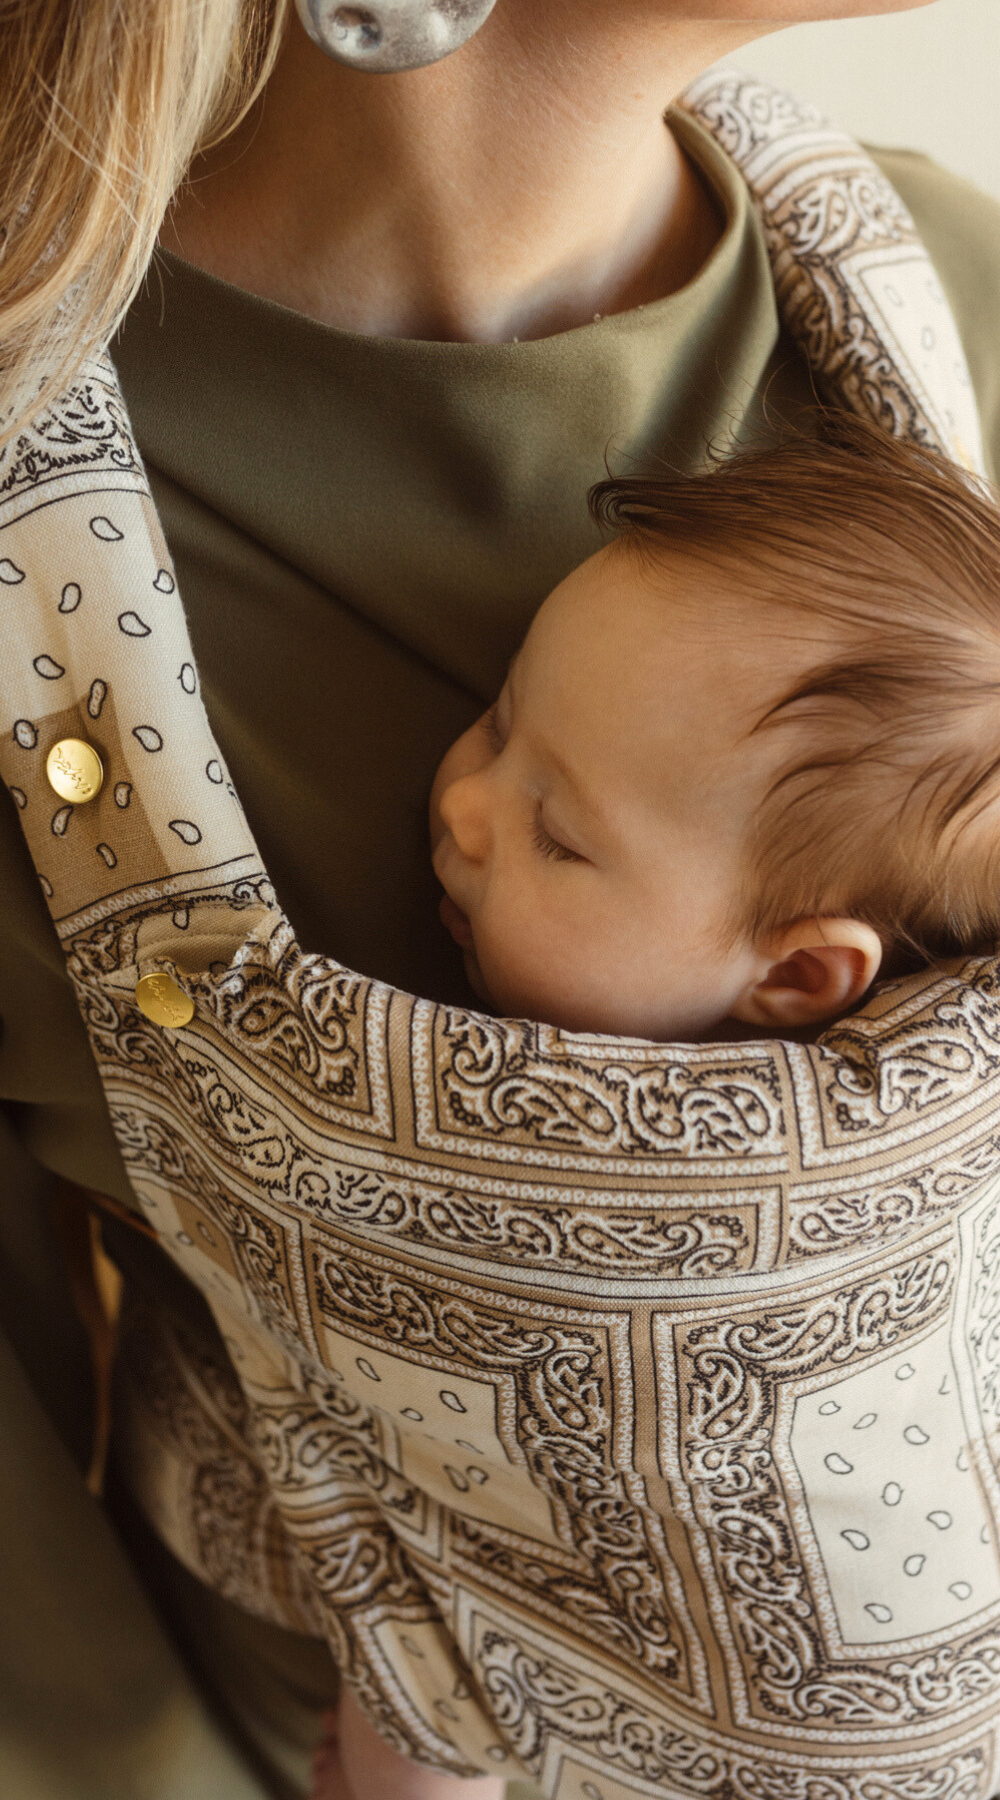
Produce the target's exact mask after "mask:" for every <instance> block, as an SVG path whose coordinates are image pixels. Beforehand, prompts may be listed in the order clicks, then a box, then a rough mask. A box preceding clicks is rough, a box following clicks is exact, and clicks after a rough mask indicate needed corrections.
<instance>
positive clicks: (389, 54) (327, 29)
mask: <svg viewBox="0 0 1000 1800" xmlns="http://www.w3.org/2000/svg"><path fill="white" fill-rule="evenodd" d="M295 4H296V7H297V8H298V14H299V18H300V19H301V20H302V23H303V25H304V26H305V28H306V30H307V32H308V33H309V36H310V37H311V38H312V41H313V43H314V44H318V45H319V48H320V49H321V50H325V51H326V54H327V56H332V57H333V58H334V59H335V61H337V62H342V63H346V64H347V66H348V68H351V69H370V70H371V72H372V74H373V75H395V74H398V73H399V72H400V71H401V70H403V69H423V68H426V67H427V64H428V63H436V62H440V61H441V60H442V58H443V57H445V56H450V55H451V53H452V51H453V50H459V49H461V46H462V45H463V44H464V43H467V42H468V39H469V38H470V37H472V36H473V35H474V33H475V32H477V31H478V30H479V27H480V25H482V24H483V22H484V20H486V19H488V18H489V16H490V13H491V12H492V11H493V8H494V6H495V4H496V0H369V3H368V4H366V5H353V4H347V3H346V0H295Z"/></svg>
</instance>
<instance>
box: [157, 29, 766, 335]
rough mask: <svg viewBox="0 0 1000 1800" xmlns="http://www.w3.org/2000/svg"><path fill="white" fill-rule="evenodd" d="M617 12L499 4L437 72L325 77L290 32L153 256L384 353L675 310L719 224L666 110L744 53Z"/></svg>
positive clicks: (326, 71) (731, 37) (729, 38)
mask: <svg viewBox="0 0 1000 1800" xmlns="http://www.w3.org/2000/svg"><path fill="white" fill-rule="evenodd" d="M620 5H621V0H546V4H545V5H544V6H540V5H539V3H538V0H502V4H501V5H498V6H497V8H496V10H495V12H494V13H493V14H492V15H491V17H490V18H489V20H488V21H487V23H486V25H485V26H484V27H483V29H482V30H481V31H480V33H479V34H478V35H477V36H476V37H474V38H473V39H472V40H471V41H470V42H469V43H468V44H467V45H465V47H464V48H463V49H462V50H460V51H458V52H456V53H455V54H454V55H453V56H451V57H449V58H448V59H447V60H446V61H444V62H442V63H439V64H436V65H435V66H434V67H432V68H429V69H420V70H415V71H414V72H413V73H410V74H406V75H389V76H386V75H363V74H356V73H354V72H353V71H351V70H348V69H345V68H342V67H341V66H340V65H338V64H337V63H334V62H332V61H330V59H329V58H328V57H326V56H324V55H323V53H322V52H321V51H319V50H317V49H316V48H315V46H314V45H313V44H311V43H310V41H309V39H308V38H307V37H306V34H305V32H304V31H303V30H302V28H301V26H300V25H299V23H298V20H297V19H295V18H294V17H293V18H292V19H291V21H290V23H289V28H288V33H287V36H286V38H285V42H284V45H283V48H282V51H281V55H280V58H279V61H278V64H277V66H276V68H275V71H274V74H273V76H272V78H271V81H270V83H269V85H268V89H267V92H266V94H265V96H264V99H263V101H262V102H261V103H260V105H259V106H258V108H257V109H256V111H255V113H254V114H253V116H252V117H251V118H249V119H248V120H247V121H245V123H244V125H243V126H242V127H241V128H240V130H239V131H238V132H237V133H236V134H234V136H232V137H230V138H228V139H227V140H226V141H225V142H224V143H223V144H222V145H220V146H219V147H218V149H216V150H215V151H214V152H212V153H211V155H210V156H208V157H206V158H203V159H202V160H201V162H200V163H199V164H198V165H197V166H196V167H195V169H194V170H193V171H192V180H191V183H190V184H189V186H188V187H186V188H185V189H184V191H183V192H182V193H181V195H180V196H179V198H178V200H177V202H176V204H175V206H174V209H173V211H172V214H171V217H170V219H169V221H168V224H167V226H166V228H165V230H164V233H163V238H162V240H161V241H162V242H163V244H164V247H165V248H167V249H170V250H174V251H176V252H177V253H178V254H179V255H181V256H183V257H186V258H187V259H188V260H189V261H191V262H193V263H195V264H197V265H198V266H199V267H200V268H203V269H206V270H207V271H208V272H209V273H211V274H215V275H219V276H221V277H222V278H223V279H224V280H226V281H230V282H233V283H234V284H235V285H237V286H239V287H243V288H246V289H249V290H250V291H251V292H252V293H256V294H260V295H262V296H263V297H264V298H266V299H269V300H275V301H278V302H280V303H281V304H282V305H284V306H290V307H293V308H295V310H297V311H299V312H302V313H306V314H308V315H310V316H311V317H313V318H316V319H319V320H321V321H322V322H323V323H325V324H329V325H335V326H338V327H340V328H342V329H344V330H348V331H356V332H362V333H366V334H369V335H375V336H386V337H415V338H430V339H438V340H452V341H466V342H481V343H493V342H501V341H504V340H509V339H511V338H515V337H517V338H534V337H543V336H547V335H549V334H550V333H552V332H556V331H563V330H567V329H568V328H569V327H571V326H574V325H579V324H582V323H585V322H586V321H588V320H589V319H592V318H593V316H594V315H595V314H602V315H603V314H607V313H613V312H620V311H624V310H626V309H627V308H630V307H633V306H636V305H639V304H640V303H642V302H644V301H648V300H653V299H657V298H659V297H660V296H662V295H664V294H669V293H672V292H674V291H675V290H676V289H677V288H679V287H682V286H683V285H684V284H685V283H686V282H687V281H689V280H690V279H691V277H692V276H693V275H694V274H695V273H696V272H697V270H698V269H699V268H700V266H701V264H702V263H703V262H704V260H705V257H706V256H707V255H708V253H709V251H710V250H711V248H712V246H713V244H714V243H715V241H716V239H717V237H718V235H719V222H718V220H717V218H716V215H715V211H714V208H713V206H712V204H711V201H710V200H709V197H708V195H707V193H706V191H705V189H704V187H703V185H702V183H701V181H700V179H699V177H698V176H697V174H696V173H695V171H694V169H693V167H692V165H691V164H690V162H689V161H688V159H687V158H686V157H685V156H684V154H683V152H682V151H681V150H680V148H679V146H678V144H677V143H676V141H675V139H674V138H673V136H672V135H671V133H670V132H669V131H667V130H666V129H665V128H664V126H663V123H662V113H663V109H664V107H665V106H666V105H667V104H668V103H669V101H670V100H671V99H672V98H673V97H674V96H675V95H676V94H677V93H678V92H680V91H681V89H682V88H683V87H684V86H686V84H687V83H688V81H690V80H692V79H693V78H694V76H695V75H696V74H697V73H699V71H700V70H702V69H703V68H705V67H706V66H707V65H708V64H710V63H711V62H712V61H714V60H715V59H716V58H717V57H718V56H720V55H722V54H724V53H726V52H728V51H729V50H731V49H733V48H734V47H735V46H736V45H737V44H738V43H739V42H744V41H746V39H747V38H748V37H749V36H750V35H752V34H751V32H750V31H749V30H747V29H743V30H742V31H739V30H738V29H737V28H734V27H726V26H719V25H714V26H712V25H707V24H705V23H704V22H700V23H691V24H683V23H670V22H667V23H664V22H663V18H662V12H663V0H648V4H646V5H645V6H644V4H643V0H637V3H636V4H634V5H633V4H630V5H629V8H628V13H629V30H628V33H627V41H625V42H622V41H621V36H622V34H621V33H620V32H619V31H617V30H616V28H615V25H616V20H615V15H617V17H618V19H619V20H620V17H621V14H620V11H619V8H620ZM644 21H645V23H644Z"/></svg>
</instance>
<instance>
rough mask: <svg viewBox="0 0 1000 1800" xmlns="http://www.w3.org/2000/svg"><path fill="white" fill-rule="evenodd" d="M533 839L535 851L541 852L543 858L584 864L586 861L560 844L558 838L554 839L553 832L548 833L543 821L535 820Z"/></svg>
mask: <svg viewBox="0 0 1000 1800" xmlns="http://www.w3.org/2000/svg"><path fill="white" fill-rule="evenodd" d="M531 837H532V842H533V843H534V846H535V849H536V850H540V851H541V853H542V855H543V856H551V857H552V858H553V860H554V861H555V862H583V861H584V860H585V858H584V857H582V856H578V855H577V853H576V851H575V850H570V849H568V848H567V846H566V845H565V844H560V842H559V840H558V838H554V837H553V836H552V834H551V832H548V831H546V829H545V826H544V825H543V824H542V821H541V819H536V820H535V823H534V827H533V829H532V833H531Z"/></svg>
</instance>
